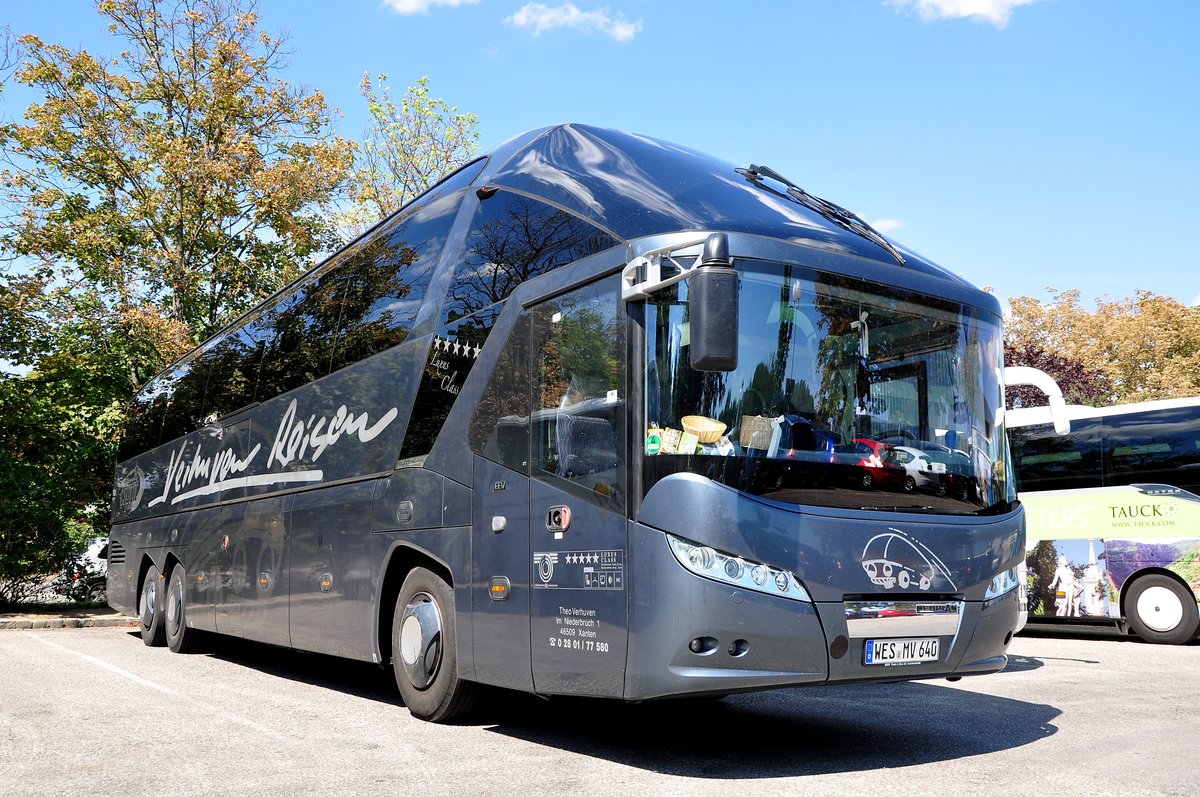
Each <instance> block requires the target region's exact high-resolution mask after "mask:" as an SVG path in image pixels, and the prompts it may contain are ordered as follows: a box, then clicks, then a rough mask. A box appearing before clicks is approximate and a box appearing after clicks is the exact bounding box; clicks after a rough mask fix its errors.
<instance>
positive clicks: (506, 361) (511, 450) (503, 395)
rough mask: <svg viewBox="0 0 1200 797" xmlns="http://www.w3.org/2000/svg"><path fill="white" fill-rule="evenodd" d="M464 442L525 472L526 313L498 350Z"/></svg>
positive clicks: (527, 331)
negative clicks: (494, 365)
mask: <svg viewBox="0 0 1200 797" xmlns="http://www.w3.org/2000/svg"><path fill="white" fill-rule="evenodd" d="M467 443H468V445H470V447H471V450H472V451H474V452H475V453H476V454H479V455H480V456H481V457H486V458H487V459H490V460H492V461H493V462H498V463H500V464H501V465H504V466H506V467H509V468H512V469H513V470H516V471H520V472H522V473H525V474H528V473H529V313H527V312H523V313H521V315H520V316H519V317H518V318H517V323H516V324H515V325H514V326H513V330H512V332H511V334H510V335H509V337H508V340H507V341H506V342H505V344H504V348H503V349H501V350H500V353H499V355H498V356H497V359H496V367H495V369H494V370H493V371H492V375H491V378H490V379H489V380H488V384H487V387H486V388H485V389H484V391H483V396H482V397H481V398H480V399H479V404H478V406H477V407H476V408H475V415H474V416H473V417H472V418H471V427H470V429H468V431H467Z"/></svg>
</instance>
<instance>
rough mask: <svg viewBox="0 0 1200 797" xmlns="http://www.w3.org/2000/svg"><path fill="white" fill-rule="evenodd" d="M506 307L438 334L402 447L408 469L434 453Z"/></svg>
mask: <svg viewBox="0 0 1200 797" xmlns="http://www.w3.org/2000/svg"><path fill="white" fill-rule="evenodd" d="M503 308H504V305H495V306H493V307H489V308H487V309H485V310H481V311H479V312H477V313H475V314H474V315H471V316H469V317H467V318H460V319H458V320H457V321H455V322H453V323H452V324H450V325H448V326H445V327H443V328H441V329H439V330H438V331H437V332H436V333H434V336H433V340H432V341H431V342H430V347H429V356H428V357H427V358H426V360H425V370H424V372H423V373H422V375H421V383H420V385H418V386H417V395H416V397H415V398H414V399H413V408H412V414H411V415H410V416H409V420H408V429H407V430H406V431H405V433H404V444H403V445H402V446H401V448H400V462H401V463H403V464H404V465H405V466H413V465H417V464H419V463H423V462H424V458H425V457H426V456H428V454H429V452H430V451H432V450H433V444H434V443H435V442H437V439H438V436H439V435H440V434H441V433H442V427H443V426H444V425H445V423H446V418H448V417H449V416H450V410H451V409H452V408H453V407H454V402H455V401H456V400H457V399H458V393H459V390H460V388H461V387H462V386H463V383H464V382H466V380H467V376H468V375H469V374H470V373H471V370H472V369H473V368H474V367H475V362H476V360H478V359H479V354H480V352H482V351H483V347H484V344H485V343H486V342H487V339H488V335H490V334H491V332H492V327H493V326H495V324H496V319H497V318H498V317H499V315H500V311H501V310H502V309H503ZM459 434H462V431H461V430H459Z"/></svg>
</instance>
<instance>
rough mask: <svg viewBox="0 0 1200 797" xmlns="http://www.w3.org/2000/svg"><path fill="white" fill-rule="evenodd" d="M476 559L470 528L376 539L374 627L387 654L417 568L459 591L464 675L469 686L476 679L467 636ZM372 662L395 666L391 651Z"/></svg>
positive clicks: (402, 533) (382, 535) (386, 535)
mask: <svg viewBox="0 0 1200 797" xmlns="http://www.w3.org/2000/svg"><path fill="white" fill-rule="evenodd" d="M470 554H471V527H470V526H454V527H449V528H431V529H417V530H414V531H395V530H389V531H377V532H374V533H372V534H371V561H372V563H373V566H374V567H376V568H378V570H377V571H376V575H375V577H374V578H373V581H374V582H375V583H376V584H378V587H377V595H378V598H377V599H376V601H375V612H374V615H373V622H374V624H375V628H376V633H377V634H378V637H379V639H380V641H381V642H382V643H383V645H384V646H385V648H388V647H390V646H391V641H390V640H391V633H392V619H393V618H392V614H393V611H394V609H395V600H396V596H397V594H398V593H399V591H400V586H401V585H402V584H403V583H404V578H405V577H406V576H407V575H408V573H409V572H411V570H412V568H413V567H424V568H426V569H431V570H433V571H434V572H440V574H441V575H442V576H443V577H445V578H448V579H449V580H450V582H451V583H452V585H453V587H454V610H455V631H456V635H457V637H458V639H457V644H456V646H455V648H456V652H457V657H458V674H459V676H460V677H462V678H466V679H467V680H472V679H473V678H474V673H473V669H474V668H473V667H472V664H471V662H472V657H471V639H470V632H469V630H465V629H469V628H470V611H471V592H470V580H469V573H470ZM460 629H464V630H460ZM464 633H465V634H466V636H464ZM372 660H375V661H379V662H382V663H384V664H388V663H390V658H389V655H388V651H387V650H386V649H380V650H378V651H377V653H376V654H375V657H373V658H372Z"/></svg>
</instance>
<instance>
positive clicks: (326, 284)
mask: <svg viewBox="0 0 1200 797" xmlns="http://www.w3.org/2000/svg"><path fill="white" fill-rule="evenodd" d="M340 317H341V303H340V301H339V299H338V296H337V292H336V282H335V281H334V279H333V277H332V275H331V273H330V271H329V270H328V269H325V270H323V271H322V272H318V273H317V274H315V275H313V276H311V277H309V278H307V279H306V281H305V282H304V283H303V284H301V285H299V286H298V287H297V288H296V289H295V290H294V291H292V292H291V293H290V294H288V295H286V296H284V297H282V298H280V299H279V301H277V302H275V304H274V305H272V306H270V307H268V308H267V309H266V310H264V311H263V314H262V317H261V325H262V330H263V344H264V352H263V362H262V369H261V372H260V376H259V388H258V391H257V400H258V401H266V400H267V399H271V398H274V397H275V396H278V395H281V394H283V393H286V392H288V391H289V390H294V389H295V388H298V387H300V386H302V385H307V384H308V383H309V382H312V381H314V380H317V379H320V378H321V377H323V376H325V375H326V374H328V373H329V366H330V362H331V360H332V355H333V343H334V340H335V338H336V335H337V328H338V322H339V320H340Z"/></svg>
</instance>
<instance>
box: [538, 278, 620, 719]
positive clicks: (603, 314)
mask: <svg viewBox="0 0 1200 797" xmlns="http://www.w3.org/2000/svg"><path fill="white" fill-rule="evenodd" d="M530 334H531V340H530V344H531V356H530V366H531V368H532V374H531V377H532V378H531V383H532V385H531V386H532V388H533V396H532V399H533V400H532V410H533V412H532V424H531V427H532V428H531V448H532V451H531V460H532V461H531V462H530V466H531V467H530V470H531V472H532V480H531V481H530V485H529V535H530V536H529V545H530V552H529V555H530V559H529V561H530V564H531V567H532V573H531V575H530V582H531V587H530V604H531V605H530V642H531V646H532V663H533V680H534V688H535V689H536V691H538V692H544V693H562V692H570V693H573V694H581V695H591V696H604V697H620V696H621V694H622V692H623V688H624V679H625V652H626V647H627V640H628V605H627V597H626V596H627V585H628V577H627V576H628V529H627V523H626V519H625V506H626V502H625V492H626V477H625V474H626V453H625V448H626V446H625V440H626V436H625V427H626V420H625V417H626V406H627V401H626V395H625V390H626V381H625V357H626V348H625V333H624V315H623V308H622V307H621V304H620V299H619V284H618V278H617V277H615V276H614V277H611V278H607V279H605V280H603V281H601V282H598V283H594V284H592V285H589V286H587V287H584V288H581V289H578V290H575V291H572V292H570V293H567V294H562V295H560V296H557V297H555V298H553V299H550V300H548V301H546V302H543V303H541V304H539V305H536V306H535V307H533V308H532V309H531V313H530Z"/></svg>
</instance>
